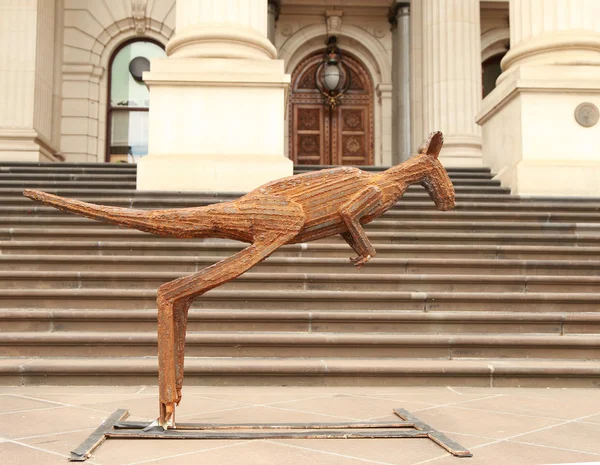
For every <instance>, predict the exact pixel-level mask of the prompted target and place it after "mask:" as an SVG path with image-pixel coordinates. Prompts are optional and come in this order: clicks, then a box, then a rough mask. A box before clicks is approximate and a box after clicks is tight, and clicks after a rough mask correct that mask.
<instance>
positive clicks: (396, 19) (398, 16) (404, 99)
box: [389, 2, 413, 165]
mask: <svg viewBox="0 0 600 465" xmlns="http://www.w3.org/2000/svg"><path fill="white" fill-rule="evenodd" d="M389 20H390V23H391V24H392V41H393V44H392V86H393V87H392V94H393V96H392V100H393V106H392V127H393V131H392V134H393V139H392V164H394V165H395V164H397V163H400V162H403V161H405V160H407V159H408V158H410V156H411V154H412V151H413V147H412V143H411V124H410V118H411V114H410V72H411V68H410V4H409V3H406V2H396V3H395V4H394V6H392V8H391V11H390V17H389Z"/></svg>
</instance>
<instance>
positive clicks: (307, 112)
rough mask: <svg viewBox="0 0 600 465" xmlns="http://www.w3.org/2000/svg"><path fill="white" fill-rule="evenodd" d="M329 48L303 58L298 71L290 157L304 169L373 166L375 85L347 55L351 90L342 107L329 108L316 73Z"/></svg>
mask: <svg viewBox="0 0 600 465" xmlns="http://www.w3.org/2000/svg"><path fill="white" fill-rule="evenodd" d="M323 54H324V50H322V51H319V52H316V53H313V54H311V55H310V56H308V57H307V58H305V59H304V60H302V61H301V62H300V63H299V64H298V66H297V67H296V69H295V70H294V72H293V73H292V86H291V95H290V115H289V118H290V119H289V121H290V132H289V134H290V136H289V144H290V146H289V153H290V157H291V158H292V160H293V161H294V164H299V165H373V161H374V160H373V158H374V157H373V146H374V140H373V83H372V80H371V76H370V75H369V73H368V71H367V70H366V68H365V67H364V65H363V64H362V63H361V62H360V61H358V60H357V59H356V58H355V57H352V56H350V55H349V54H348V53H344V63H345V64H346V65H347V66H348V69H349V70H350V75H351V81H350V82H351V83H350V87H349V89H348V90H347V91H346V93H345V94H344V95H343V96H342V98H341V103H340V105H339V106H337V107H336V108H333V109H332V108H330V107H329V106H327V105H326V104H325V100H324V98H323V96H322V94H321V93H320V92H319V89H318V88H317V83H316V81H315V72H316V70H317V67H318V66H319V64H320V63H321V61H322V60H323Z"/></svg>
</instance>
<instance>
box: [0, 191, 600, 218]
mask: <svg viewBox="0 0 600 465" xmlns="http://www.w3.org/2000/svg"><path fill="white" fill-rule="evenodd" d="M47 192H50V193H53V194H57V195H62V196H64V197H70V198H77V199H79V200H84V201H86V202H90V203H95V204H100V205H111V206H118V207H125V208H141V209H156V208H185V207H197V206H202V205H209V204H214V203H219V202H223V201H229V200H234V199H236V198H238V197H239V195H237V194H236V195H231V196H225V195H219V196H209V195H208V194H197V195H190V194H184V193H181V194H179V195H175V196H173V195H172V193H165V195H164V196H154V195H146V194H148V193H147V192H143V191H140V192H139V193H137V194H136V193H135V192H132V191H124V192H123V193H122V194H115V195H111V194H110V192H109V191H102V192H101V193H96V192H94V193H91V195H85V193H82V191H81V190H77V191H74V192H63V191H61V190H60V189H58V190H51V189H48V190H47ZM153 194H154V193H153ZM240 195H241V194H240ZM0 206H2V207H10V206H12V207H19V208H24V209H26V210H28V211H34V210H33V209H36V208H48V207H44V206H43V205H42V204H41V203H40V202H33V201H31V200H30V199H28V198H27V197H25V196H23V189H18V190H17V191H11V192H5V191H3V190H2V189H0ZM396 210H398V211H404V210H410V211H421V212H423V213H429V212H430V211H437V210H435V205H434V204H433V202H432V201H431V199H430V198H429V196H428V195H427V193H425V192H418V191H416V192H412V193H408V194H406V195H405V196H403V197H402V198H401V199H400V200H399V201H398V202H397V203H396V204H395V205H394V206H393V207H392V208H391V209H390V211H396ZM455 211H459V212H462V211H469V212H485V213H487V214H494V213H495V212H509V213H515V212H519V213H537V214H542V215H543V214H546V215H549V214H557V213H560V214H561V215H562V214H570V215H573V214H581V213H585V214H597V213H599V212H600V202H598V199H596V202H580V203H576V202H574V201H571V202H570V201H564V200H556V201H554V202H550V201H546V202H541V201H539V202H533V201H522V200H521V199H519V198H518V197H514V196H508V195H496V194H489V195H480V194H460V193H459V194H458V195H457V205H456V209H455ZM439 214H443V215H447V216H448V215H452V214H454V212H440V213H439Z"/></svg>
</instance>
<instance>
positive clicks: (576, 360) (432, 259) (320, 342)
mask: <svg viewBox="0 0 600 465" xmlns="http://www.w3.org/2000/svg"><path fill="white" fill-rule="evenodd" d="M309 169H314V168H309V167H299V170H300V171H306V170H309ZM449 172H450V174H451V177H452V179H453V182H454V184H455V187H456V192H457V208H456V211H454V212H445V213H443V212H438V211H436V210H435V209H434V205H433V202H432V201H431V200H430V199H429V198H428V196H427V194H426V193H425V191H424V190H423V189H422V188H420V187H411V188H410V189H409V191H408V192H407V193H406V195H405V196H404V198H403V199H402V200H401V201H400V202H399V203H398V204H397V205H396V206H395V207H394V208H393V209H392V210H390V211H389V212H388V213H387V214H386V215H385V216H384V217H382V218H381V219H379V220H376V221H375V222H373V223H372V224H371V225H369V226H367V229H368V234H369V236H370V238H371V240H372V242H373V243H374V245H375V247H376V249H377V251H378V255H377V257H376V258H375V259H374V260H372V261H371V262H370V263H369V264H367V265H366V266H365V267H364V268H363V269H362V270H360V271H357V270H355V268H354V267H353V266H351V265H350V263H349V261H348V257H351V256H353V251H352V250H351V249H350V248H349V247H348V246H347V245H346V244H345V243H344V242H343V241H342V240H341V238H332V239H329V240H324V241H319V242H314V243H308V244H297V245H292V246H287V247H284V248H282V249H281V250H280V251H279V252H278V253H276V254H274V255H273V256H272V257H271V258H269V259H268V260H266V261H265V262H263V263H262V264H260V265H258V266H257V267H255V268H254V269H253V270H251V271H250V272H248V273H246V274H245V275H243V276H241V277H240V278H238V279H237V280H235V281H233V282H231V283H228V284H227V285H225V286H223V287H221V288H218V289H215V290H213V291H210V292H209V293H207V294H206V295H205V296H203V297H201V298H199V299H197V300H196V302H195V303H194V305H193V307H192V310H191V311H190V322H189V332H188V339H187V340H188V345H187V352H186V353H187V359H186V381H185V383H186V385H192V384H296V385H299V384H312V385H315V384H336V383H337V384H363V385H366V384H375V385H379V384H381V385H383V384H388V385H391V384H395V385H405V384H418V385H428V384H444V385H445V384H453V385H456V384H468V385H483V386H491V385H494V386H511V385H525V386H598V385H599V384H600V360H599V358H600V312H599V311H598V310H599V309H600V199H589V198H580V199H572V198H571V199H559V198H537V199H522V198H519V197H516V196H511V195H510V194H509V192H508V190H507V189H504V188H502V187H501V186H500V185H499V184H498V182H496V181H494V180H493V179H492V175H491V174H490V172H489V170H485V169H451V170H449ZM135 176H136V167H135V166H134V165H104V164H69V163H61V164H53V165H37V164H9V163H4V164H2V165H0V263H1V264H2V266H1V267H0V270H1V271H0V276H1V279H0V383H1V384H55V383H60V384H156V382H157V374H156V371H157V363H156V307H155V300H154V299H155V291H156V288H157V287H158V286H159V285H160V284H162V283H164V282H166V281H169V280H171V279H174V278H177V277H179V276H182V275H185V274H188V273H191V272H194V271H197V270H199V269H201V268H203V267H205V266H207V265H209V264H212V263H214V262H215V261H216V260H219V259H220V258H222V257H224V256H228V255H231V254H232V253H234V252H235V251H238V250H240V249H241V247H242V244H239V243H234V242H227V241H222V240H214V239H208V240H204V241H198V240H172V239H163V238H157V237H154V236H151V235H148V234H145V233H141V232H138V231H131V230H127V229H120V228H117V227H112V226H108V225H105V224H102V223H98V222H94V221H91V220H87V219H84V218H78V217H75V216H71V215H68V214H66V213H62V212H60V211H58V210H55V209H53V208H50V207H46V206H43V205H41V204H39V203H35V202H32V201H30V200H29V199H27V198H25V197H23V196H22V195H21V192H22V190H23V189H24V188H25V187H29V188H36V189H41V190H45V191H47V192H52V193H57V194H59V195H64V196H67V197H75V198H79V199H82V200H86V201H89V202H94V203H100V204H105V205H116V206H124V207H135V208H172V207H189V206H194V205H205V204H209V203H213V202H218V201H222V200H227V199H231V198H234V197H236V196H235V195H214V194H203V193H185V194H181V193H164V192H136V191H135Z"/></svg>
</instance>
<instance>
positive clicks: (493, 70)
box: [482, 53, 505, 98]
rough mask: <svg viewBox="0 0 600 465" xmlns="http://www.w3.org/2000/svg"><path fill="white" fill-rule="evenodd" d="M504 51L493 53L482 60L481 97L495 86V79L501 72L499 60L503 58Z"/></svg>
mask: <svg viewBox="0 0 600 465" xmlns="http://www.w3.org/2000/svg"><path fill="white" fill-rule="evenodd" d="M504 55H505V54H504V53H503V54H499V55H494V56H492V57H490V58H488V59H487V60H485V61H484V62H483V65H482V84H483V85H482V87H483V98H485V97H486V96H487V94H489V93H490V92H491V91H493V90H494V89H495V88H496V80H497V79H498V77H499V76H500V75H501V74H502V68H501V67H500V62H501V61H502V58H504Z"/></svg>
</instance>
